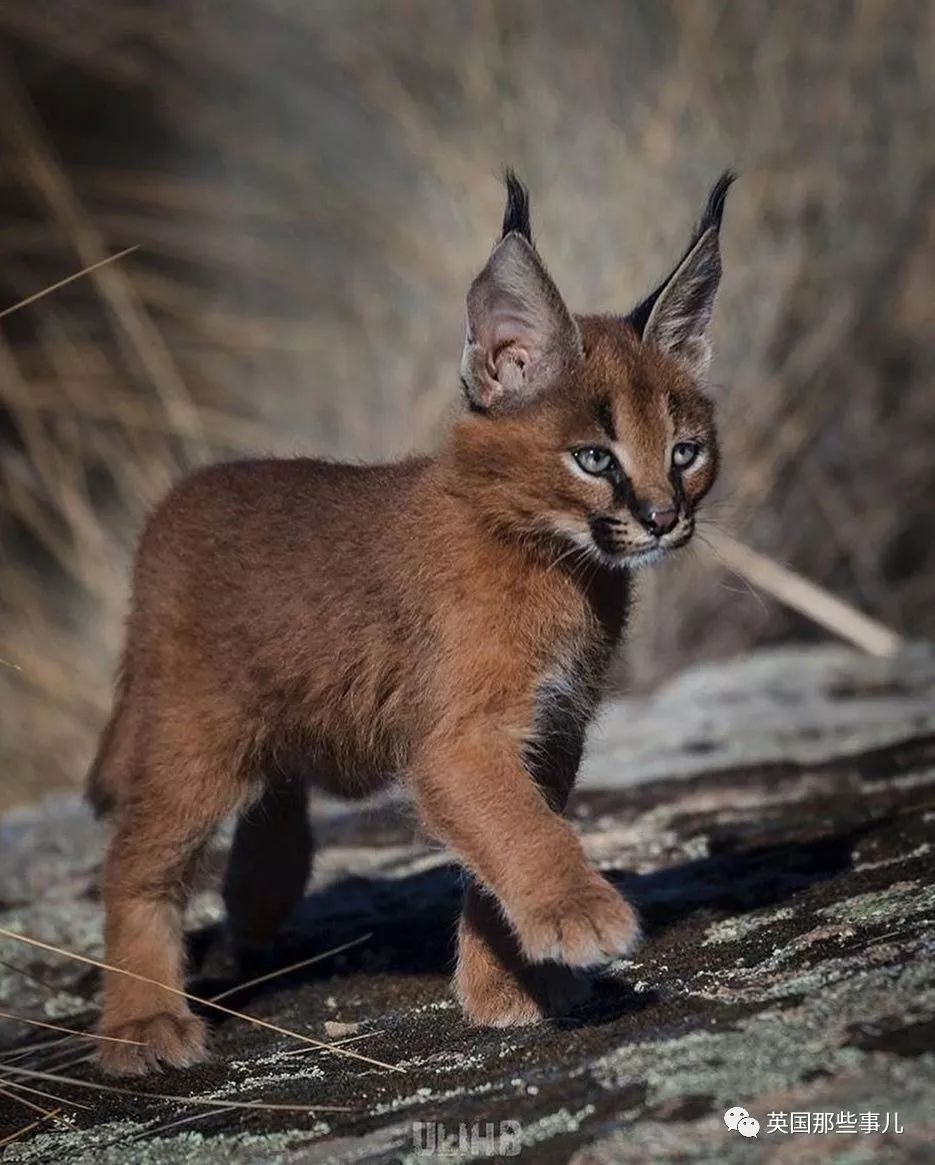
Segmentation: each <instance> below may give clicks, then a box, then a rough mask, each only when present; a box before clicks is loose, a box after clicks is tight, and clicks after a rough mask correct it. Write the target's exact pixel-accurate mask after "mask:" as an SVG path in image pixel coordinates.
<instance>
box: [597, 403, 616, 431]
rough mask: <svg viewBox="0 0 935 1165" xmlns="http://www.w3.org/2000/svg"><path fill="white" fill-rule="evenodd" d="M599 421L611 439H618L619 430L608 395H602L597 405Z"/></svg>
mask: <svg viewBox="0 0 935 1165" xmlns="http://www.w3.org/2000/svg"><path fill="white" fill-rule="evenodd" d="M595 412H596V413H597V423H598V424H599V425H600V426H601V428H602V429H603V430H604V432H605V433H606V434H607V436H608V437H609V438H610V439H611V441H616V440H617V430H616V429H615V428H614V414H613V411H612V409H611V407H610V401H609V400H608V399H607V397H602V398H601V399H600V400H599V401H598V402H597V404H596V406H595Z"/></svg>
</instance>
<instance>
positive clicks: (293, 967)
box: [211, 934, 373, 1003]
mask: <svg viewBox="0 0 935 1165" xmlns="http://www.w3.org/2000/svg"><path fill="white" fill-rule="evenodd" d="M372 937H373V935H371V934H364V935H361V937H360V938H353V939H351V941H350V942H347V943H342V944H341V945H340V946H339V947H332V948H331V950H330V951H322V953H321V954H320V955H312V957H311V958H310V959H301V960H300V961H299V962H298V963H290V965H289V966H288V967H280V968H279V969H278V970H276V971H269V972H268V973H267V974H266V975H258V976H257V977H256V978H255V979H248V980H247V981H246V983H238V984H237V986H236V987H228V989H227V990H226V991H222V992H221V993H220V994H219V995H212V996H211V1002H212V1003H217V1002H218V1001H219V1000H221V999H226V998H227V997H228V996H229V995H235V994H236V993H237V992H238V991H246V989H247V988H248V987H256V986H257V984H258V983H266V982H268V981H269V980H270V979H278V978H279V976H280V975H288V974H289V972H290V971H298V970H300V969H301V968H302V967H310V966H311V965H312V964H313V963H320V962H321V961H322V959H327V958H330V956H331V955H339V954H340V953H341V952H342V951H346V950H350V948H351V947H357V946H360V944H361V943H365V942H366V941H367V940H368V939H369V938H372Z"/></svg>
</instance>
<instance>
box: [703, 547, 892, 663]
mask: <svg viewBox="0 0 935 1165" xmlns="http://www.w3.org/2000/svg"><path fill="white" fill-rule="evenodd" d="M705 538H706V540H708V541H709V542H710V543H711V545H712V548H713V549H714V551H715V554H716V556H717V558H718V559H720V560H721V562H722V563H723V564H724V565H725V566H726V567H728V568H729V569H730V570H733V571H736V573H737V574H739V575H740V576H741V578H744V579H746V580H747V581H748V582H750V583H752V584H753V585H754V586H757V587H759V588H760V589H761V590H764V591H766V593H767V594H769V595H772V597H773V598H774V599H777V600H778V601H779V602H780V603H783V604H784V605H785V606H787V607H791V608H792V610H793V611H798V612H799V614H800V615H804V616H805V617H806V618H807V619H811V620H812V622H813V623H817V624H819V626H821V627H825V628H827V630H828V631H831V632H833V633H834V634H835V635H838V636H840V637H841V638H842V639H845V640H847V642H848V643H852V644H853V645H854V646H855V647H859V648H860V649H861V650H862V651H866V652H868V653H869V654H870V655H878V656H883V657H889V656H893V655H895V654H896V653H897V651H899V649H900V647H901V646H902V644H903V640H902V638H901V637H900V636H899V635H897V634H896V632H895V631H892V630H891V629H890V628H889V627H887V626H885V625H884V624H883V623H880V622H879V621H878V620H876V619H871V618H870V616H869V615H865V614H863V612H862V611H858V610H857V608H856V607H853V606H852V605H851V604H850V603H846V602H844V600H843V599H839V598H838V597H837V596H836V595H832V594H831V593H830V591H826V590H825V589H824V587H821V586H819V585H818V584H817V583H813V582H811V581H810V580H809V579H807V578H804V577H803V576H802V575H800V574H798V573H797V572H796V571H794V570H790V569H789V567H787V566H782V565H780V564H779V563H778V562H775V561H774V560H773V559H772V558H768V557H767V556H766V555H765V554H760V553H759V551H757V550H751V548H750V547H749V546H745V545H744V544H743V543H742V542H738V541H737V540H736V539H735V538H731V537H730V536H729V535H728V534H724V533H721V532H716V531H713V530H712V531H708V532H706V534H705Z"/></svg>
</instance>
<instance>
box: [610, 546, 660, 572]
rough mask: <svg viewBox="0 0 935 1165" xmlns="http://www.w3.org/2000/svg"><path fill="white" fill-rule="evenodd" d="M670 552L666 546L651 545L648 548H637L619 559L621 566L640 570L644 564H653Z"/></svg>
mask: <svg viewBox="0 0 935 1165" xmlns="http://www.w3.org/2000/svg"><path fill="white" fill-rule="evenodd" d="M667 553H668V547H666V546H651V547H650V548H649V549H648V550H637V551H634V552H633V553H632V554H625V555H623V556H622V557H621V558H620V559H619V560H618V561H619V565H620V567H621V568H625V569H626V570H638V569H639V568H640V567H642V566H652V565H653V564H654V563H656V562H659V561H660V560H661V559H663V558H665V556H666V554H667Z"/></svg>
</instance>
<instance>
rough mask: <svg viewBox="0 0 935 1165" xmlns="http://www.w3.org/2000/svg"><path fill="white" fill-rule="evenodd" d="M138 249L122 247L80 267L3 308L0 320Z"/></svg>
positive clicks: (138, 247)
mask: <svg viewBox="0 0 935 1165" xmlns="http://www.w3.org/2000/svg"><path fill="white" fill-rule="evenodd" d="M139 249H140V245H139V243H134V244H133V246H132V247H124V249H123V250H122V251H118V252H117V253H116V254H115V255H108V256H106V258H104V259H98V261H97V262H96V263H92V264H91V265H90V266H89V267H82V268H81V270H80V271H76V272H75V273H74V274H73V275H66V276H65V278H64V279H60V280H59V281H58V282H57V283H50V284H49V286H48V287H43V289H42V290H41V291H37V292H35V294H33V295H27V296H26V298H25V299H21V300H20V301H19V302H18V303H14V304H11V305H10V306H9V307H5V308H3V310H2V311H0V320H2V319H4V318H5V317H6V316H10V315H12V314H13V313H14V312H15V311H19V310H20V308H24V307H28V306H29V304H31V303H35V302H36V300H38V299H44V298H45V296H47V295H51V294H52V292H53V291H58V290H59V288H60V287H66V286H67V285H68V284H69V283H74V281H75V280H76V279H81V278H82V276H84V275H89V274H90V273H91V272H92V271H96V270H97V269H98V268H99V267H103V266H105V264H107V263H114V262H116V261H117V259H122V258H123V257H124V255H129V254H131V253H132V252H133V251H138V250H139Z"/></svg>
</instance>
